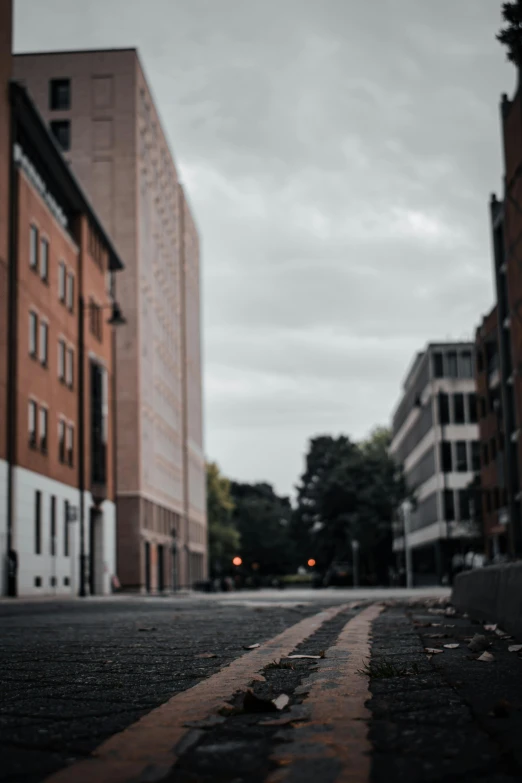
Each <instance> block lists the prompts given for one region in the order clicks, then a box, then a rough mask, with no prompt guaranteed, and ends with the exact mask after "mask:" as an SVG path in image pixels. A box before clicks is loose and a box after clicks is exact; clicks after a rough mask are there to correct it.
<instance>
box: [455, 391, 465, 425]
mask: <svg viewBox="0 0 522 783" xmlns="http://www.w3.org/2000/svg"><path fill="white" fill-rule="evenodd" d="M453 404H454V406H455V407H454V411H455V424H464V422H465V421H466V415H465V413H464V395H463V394H455V395H454V396H453Z"/></svg>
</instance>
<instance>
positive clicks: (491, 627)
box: [484, 624, 497, 631]
mask: <svg viewBox="0 0 522 783" xmlns="http://www.w3.org/2000/svg"><path fill="white" fill-rule="evenodd" d="M484 630H485V631H496V630H497V626H496V624H495V625H485V626H484Z"/></svg>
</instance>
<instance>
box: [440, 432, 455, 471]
mask: <svg viewBox="0 0 522 783" xmlns="http://www.w3.org/2000/svg"><path fill="white" fill-rule="evenodd" d="M440 447H441V448H440V454H441V465H442V472H443V473H451V471H452V469H453V467H452V460H451V443H450V442H449V441H447V440H443V441H442V443H441V444H440Z"/></svg>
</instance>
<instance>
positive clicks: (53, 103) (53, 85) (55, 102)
mask: <svg viewBox="0 0 522 783" xmlns="http://www.w3.org/2000/svg"><path fill="white" fill-rule="evenodd" d="M49 108H50V109H51V110H52V111H68V110H69V109H70V108H71V81H70V79H51V81H50V82H49Z"/></svg>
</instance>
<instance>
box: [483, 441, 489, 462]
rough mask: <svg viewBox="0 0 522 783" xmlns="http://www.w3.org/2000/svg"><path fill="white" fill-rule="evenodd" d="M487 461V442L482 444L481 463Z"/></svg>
mask: <svg viewBox="0 0 522 783" xmlns="http://www.w3.org/2000/svg"><path fill="white" fill-rule="evenodd" d="M488 463H489V449H488V444H487V443H483V444H482V464H483V465H487V464H488Z"/></svg>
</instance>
